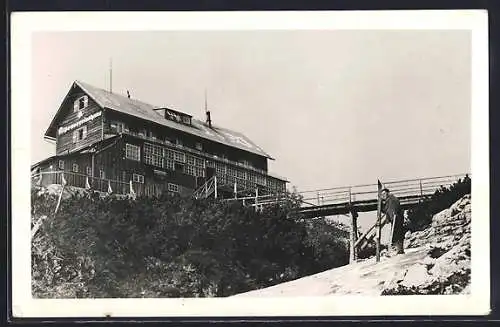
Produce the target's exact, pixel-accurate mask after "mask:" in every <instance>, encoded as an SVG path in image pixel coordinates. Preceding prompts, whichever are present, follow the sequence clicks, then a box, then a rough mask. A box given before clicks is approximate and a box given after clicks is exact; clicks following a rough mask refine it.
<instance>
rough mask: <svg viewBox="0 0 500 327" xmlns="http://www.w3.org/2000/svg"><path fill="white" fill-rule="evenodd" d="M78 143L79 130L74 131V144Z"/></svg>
mask: <svg viewBox="0 0 500 327" xmlns="http://www.w3.org/2000/svg"><path fill="white" fill-rule="evenodd" d="M76 142H78V130H76V131H73V143H76Z"/></svg>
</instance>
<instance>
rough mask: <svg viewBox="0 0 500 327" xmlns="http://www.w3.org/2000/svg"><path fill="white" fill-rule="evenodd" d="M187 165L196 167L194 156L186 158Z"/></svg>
mask: <svg viewBox="0 0 500 327" xmlns="http://www.w3.org/2000/svg"><path fill="white" fill-rule="evenodd" d="M186 163H187V164H188V165H193V166H194V157H193V156H190V155H187V156H186Z"/></svg>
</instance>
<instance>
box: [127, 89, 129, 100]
mask: <svg viewBox="0 0 500 327" xmlns="http://www.w3.org/2000/svg"><path fill="white" fill-rule="evenodd" d="M127 98H129V99H130V92H129V91H128V90H127Z"/></svg>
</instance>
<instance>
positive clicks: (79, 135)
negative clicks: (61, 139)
mask: <svg viewBox="0 0 500 327" xmlns="http://www.w3.org/2000/svg"><path fill="white" fill-rule="evenodd" d="M86 137H87V126H83V127H81V128H79V129H77V130H75V131H73V143H76V142H79V141H81V140H83V139H85V138H86Z"/></svg>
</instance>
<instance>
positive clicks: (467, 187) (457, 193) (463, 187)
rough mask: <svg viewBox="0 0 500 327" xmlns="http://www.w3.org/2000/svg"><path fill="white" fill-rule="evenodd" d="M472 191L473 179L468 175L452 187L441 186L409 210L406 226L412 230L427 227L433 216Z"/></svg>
mask: <svg viewBox="0 0 500 327" xmlns="http://www.w3.org/2000/svg"><path fill="white" fill-rule="evenodd" d="M470 192H471V179H470V177H469V176H468V175H466V176H465V178H463V179H459V180H458V181H457V182H455V183H454V184H452V185H451V186H450V187H443V186H441V187H440V188H439V189H438V190H436V192H435V193H434V194H433V195H432V196H431V197H430V199H428V200H427V201H424V202H422V203H420V204H419V205H417V206H415V207H414V208H412V209H410V210H408V220H407V226H406V228H407V229H408V230H410V231H412V232H414V231H418V230H422V229H425V228H426V227H428V226H429V225H430V223H431V222H432V217H433V216H434V215H435V214H437V213H439V212H441V211H442V210H444V209H447V208H449V207H450V206H451V205H452V204H453V203H455V202H456V201H458V200H459V199H461V198H462V197H463V196H464V195H466V194H470Z"/></svg>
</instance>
